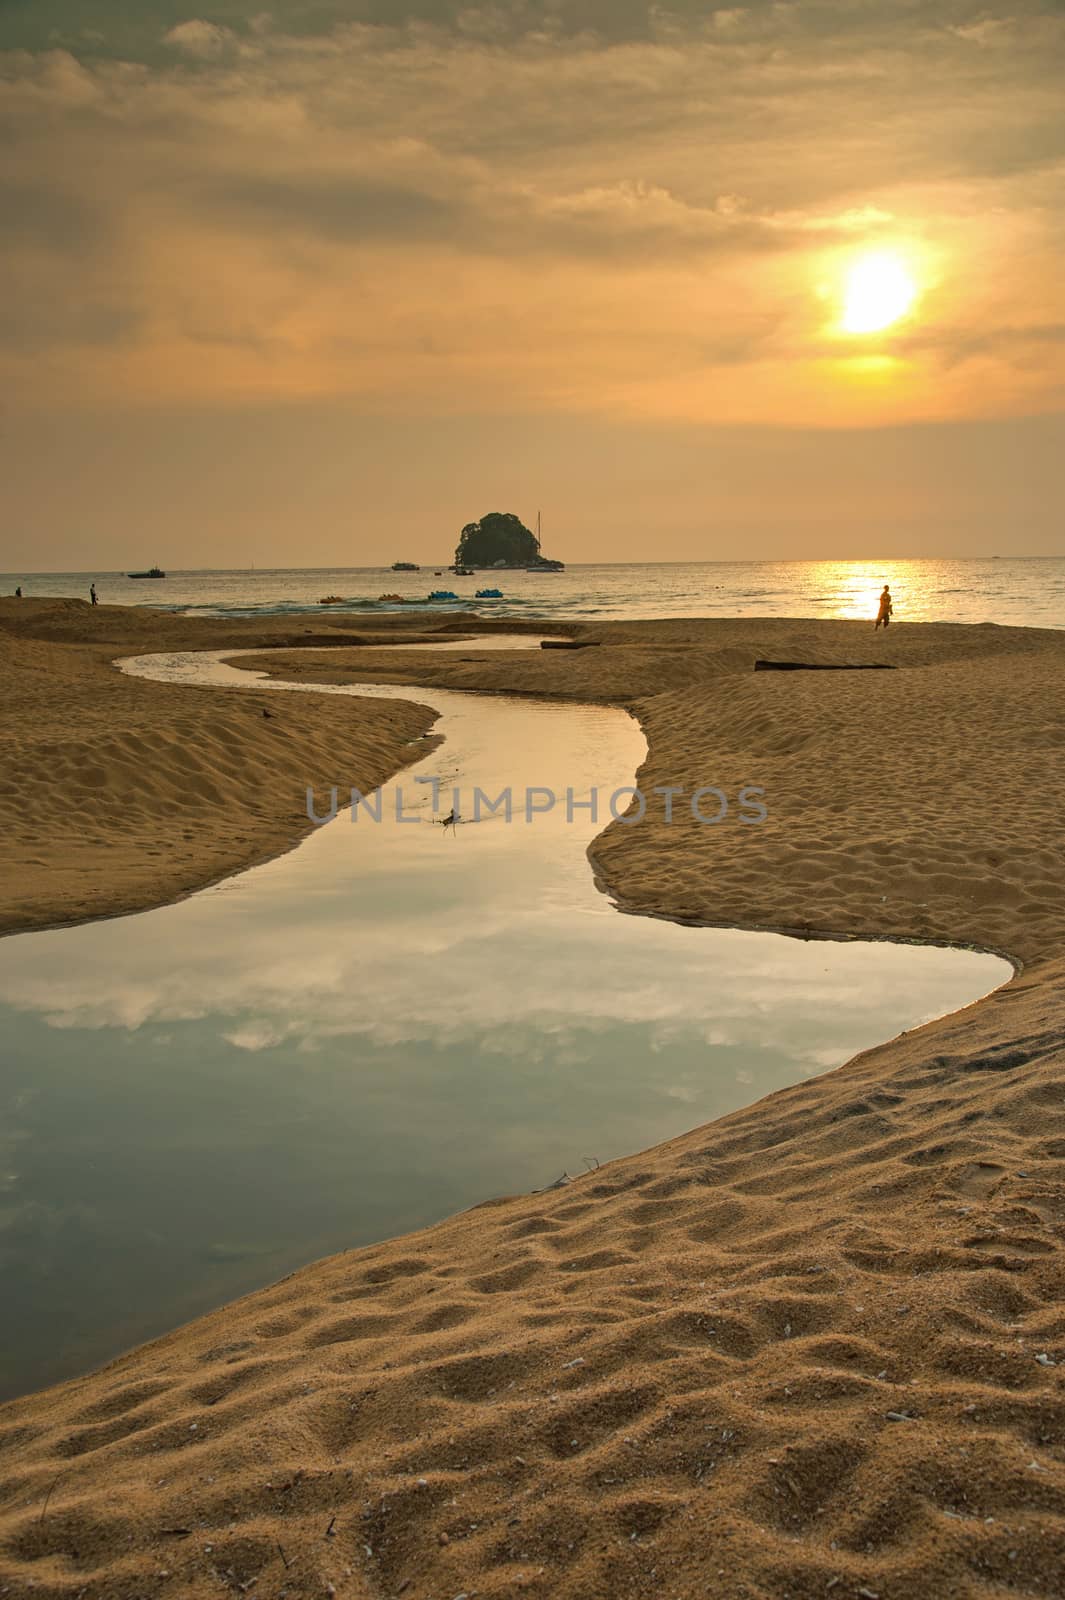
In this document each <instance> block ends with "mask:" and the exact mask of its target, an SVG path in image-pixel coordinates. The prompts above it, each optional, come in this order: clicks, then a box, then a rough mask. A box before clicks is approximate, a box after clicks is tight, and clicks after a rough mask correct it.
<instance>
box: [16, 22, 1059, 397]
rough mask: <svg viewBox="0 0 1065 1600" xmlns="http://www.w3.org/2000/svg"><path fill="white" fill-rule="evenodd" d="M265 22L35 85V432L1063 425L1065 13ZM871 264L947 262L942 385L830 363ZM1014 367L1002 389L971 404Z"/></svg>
mask: <svg viewBox="0 0 1065 1600" xmlns="http://www.w3.org/2000/svg"><path fill="white" fill-rule="evenodd" d="M233 9H234V8H229V9H227V10H226V11H225V12H224V13H223V15H224V17H225V22H224V23H223V22H220V21H219V22H216V21H211V20H205V19H199V18H193V19H188V20H184V21H180V22H178V23H177V24H175V25H173V26H171V27H170V28H169V29H168V30H167V29H165V28H164V27H163V26H160V28H159V30H158V31H157V33H156V35H155V37H156V41H157V42H158V40H159V39H160V38H163V39H164V40H165V44H166V56H167V59H166V60H151V59H147V58H145V59H140V60H137V59H115V58H112V59H104V58H101V57H93V58H91V59H86V60H84V61H82V60H79V59H78V58H77V56H76V55H75V54H73V53H71V51H69V50H57V49H52V50H42V51H37V52H35V51H27V50H23V51H16V52H10V53H9V54H8V55H7V56H6V57H2V58H0V134H6V135H7V139H6V147H5V150H3V151H0V187H4V186H6V190H7V193H8V194H9V196H10V198H11V200H12V205H11V206H9V207H8V214H9V215H12V214H13V215H14V218H15V226H14V227H13V228H12V229H10V231H9V239H10V248H9V251H8V253H7V259H6V263H5V265H4V267H3V268H2V269H0V272H2V274H3V276H2V278H0V291H2V292H3V295H4V299H5V303H7V304H9V305H15V304H17V305H19V306H20V307H21V308H24V311H25V319H26V323H27V325H28V326H29V327H30V328H31V329H32V344H33V348H34V349H35V350H38V351H40V350H44V349H49V350H50V359H49V361H48V362H47V363H44V364H41V363H38V364H37V365H35V366H34V367H32V368H30V367H27V365H26V364H25V358H26V342H25V339H16V338H15V337H14V336H13V335H12V337H11V338H10V339H9V340H7V341H6V342H3V343H0V374H2V375H3V376H4V377H5V378H6V379H7V381H9V382H12V383H15V382H17V383H19V384H20V386H23V387H24V392H25V393H26V396H27V403H32V404H49V403H54V401H55V398H56V396H57V395H58V394H61V395H62V396H63V397H64V398H63V403H64V404H67V403H70V401H71V398H72V397H73V396H79V397H82V398H83V399H84V400H85V401H87V402H88V401H92V402H93V403H105V404H106V403H114V402H115V400H116V399H117V397H118V396H120V395H122V394H129V393H132V394H134V395H137V396H141V397H164V396H167V395H169V396H170V397H171V398H174V397H177V398H180V399H181V400H182V401H192V400H194V399H198V400H199V401H200V402H202V403H208V404H224V405H231V404H244V403H247V402H248V400H249V398H250V397H252V396H255V395H258V394H262V393H263V392H269V393H271V394H273V395H277V396H283V397H287V398H304V397H310V396H321V395H326V396H328V395H338V396H346V397H347V398H348V399H350V400H351V401H352V402H353V403H356V404H359V405H366V406H369V405H374V406H378V407H384V408H388V407H402V406H403V405H408V406H413V407H415V408H423V409H428V410H433V409H437V408H441V407H447V406H450V405H453V404H455V403H456V401H457V397H459V396H461V397H463V402H464V403H465V402H466V401H468V398H469V396H470V395H471V394H475V395H476V396H477V397H478V399H479V400H483V401H484V402H485V403H489V402H490V403H492V404H497V403H505V404H508V405H511V406H524V407H532V408H541V407H550V408H573V407H579V408H591V409H598V410H605V411H609V412H612V413H615V414H620V415H625V416H629V415H633V414H640V413H641V410H642V411H644V412H646V414H649V415H653V416H656V417H661V416H670V417H672V416H681V417H684V418H687V419H689V420H705V419H707V418H714V417H724V418H728V419H731V420H735V419H737V418H757V417H759V416H761V417H764V418H767V419H768V418H772V419H773V420H783V419H786V417H787V415H788V414H790V412H791V411H792V410H793V409H794V408H795V407H796V406H799V407H800V408H801V410H802V413H803V415H804V416H805V417H807V418H809V419H812V420H815V421H816V420H822V419H827V420H834V421H839V420H841V419H846V418H849V417H851V416H857V417H859V418H863V419H869V418H874V419H875V418H882V419H885V420H899V418H900V417H906V416H925V415H936V416H942V415H951V414H954V412H955V409H956V408H960V413H961V414H965V413H966V412H967V411H968V410H971V409H972V408H973V407H979V408H981V409H983V408H985V407H986V406H987V405H989V404H990V405H994V404H997V403H999V402H1000V401H1001V404H1002V405H1004V406H1006V407H1007V408H1016V407H1018V406H1022V407H1027V408H1033V407H1034V408H1036V409H1038V408H1040V407H1046V406H1049V405H1056V404H1057V403H1059V396H1060V392H1061V380H1062V375H1061V353H1060V349H1059V347H1058V345H1057V343H1056V342H1055V341H1054V340H1051V339H1045V338H1044V339H1039V338H1035V337H1033V338H1030V339H1027V340H1025V339H1024V338H1023V334H1024V329H1025V328H1026V327H1029V326H1031V327H1032V328H1036V327H1044V328H1046V327H1052V326H1055V325H1056V324H1057V323H1058V322H1059V321H1060V320H1061V304H1060V290H1059V288H1058V286H1057V278H1056V271H1055V269H1054V267H1053V262H1054V258H1055V253H1056V252H1057V251H1058V250H1059V248H1060V245H1061V243H1062V225H1061V203H1062V202H1061V189H1062V176H1063V173H1065V123H1063V121H1062V119H1061V117H1060V87H1059V85H1060V67H1061V62H1062V49H1063V45H1065V18H1062V17H1061V16H1060V15H1058V16H1055V15H1048V14H1047V13H1046V12H1045V11H1044V9H1043V8H1041V7H1040V6H1038V5H1036V4H1034V3H1033V4H1029V5H1026V6H1024V7H1022V8H1018V9H1016V10H1015V11H1014V12H1013V13H1012V14H1011V17H1010V18H1002V19H995V18H989V17H987V15H986V14H985V13H984V12H982V11H979V10H977V9H976V8H975V7H973V6H972V5H969V4H965V3H963V0H945V3H944V4H942V5H933V4H931V3H926V0H913V3H910V4H908V5H907V6H906V7H904V8H884V7H883V6H874V5H872V4H871V3H868V0H843V3H840V0H832V4H829V3H828V0H811V3H810V4H805V5H802V6H799V5H788V4H779V3H778V4H769V3H766V0H758V3H754V4H751V5H747V6H743V7H725V8H722V7H718V8H717V9H709V10H708V9H707V8H706V7H705V6H703V5H698V6H696V5H695V4H694V3H693V4H687V3H684V4H679V5H673V6H670V7H668V8H665V9H663V8H661V7H659V8H654V7H650V6H648V5H646V4H642V5H638V4H636V3H635V0H632V3H624V4H621V3H618V4H611V5H607V4H606V3H605V0H574V3H572V4H564V5H563V4H560V5H557V6H554V7H552V8H546V7H544V6H542V5H532V4H524V3H519V0H514V3H512V4H505V5H495V6H481V7H469V6H458V5H447V4H432V3H429V0H425V3H423V4H419V5H416V6H408V7H406V8H405V9H402V10H400V9H397V8H396V7H394V6H387V7H386V6H385V5H383V4H380V5H379V4H377V3H376V0H374V3H371V0H365V3H364V4H363V5H362V6H361V7H360V8H359V12H360V14H359V17H358V19H357V20H345V21H342V22H339V23H338V24H337V25H336V26H333V27H331V28H330V29H329V30H328V31H326V32H322V33H318V34H314V33H309V32H306V31H304V32H297V31H295V29H294V28H293V26H292V24H291V22H289V21H288V20H287V18H286V13H285V11H284V9H283V8H280V9H279V8H275V10H274V12H273V14H272V15H270V16H267V15H266V14H264V13H258V14H256V15H254V16H251V15H249V17H248V18H247V19H246V20H245V21H243V22H242V21H241V20H240V18H239V17H238V16H236V15H234V14H233ZM349 17H350V13H349ZM168 20H169V19H168ZM992 24H994V26H992ZM866 245H876V246H877V247H882V246H886V247H900V248H901V247H904V248H905V249H906V250H908V251H909V252H911V253H912V254H913V256H914V258H915V259H918V260H920V262H921V263H922V271H923V274H924V277H923V282H922V290H923V293H922V300H921V307H922V316H925V317H927V318H930V319H932V322H931V325H924V326H922V328H920V329H918V330H917V332H916V334H914V336H913V337H911V338H910V340H909V342H908V343H906V342H904V341H902V340H899V341H896V342H895V344H894V345H892V346H891V348H890V349H889V350H888V351H887V353H888V354H889V355H891V358H892V359H893V360H894V361H895V363H896V370H902V367H905V383H904V384H900V383H895V384H894V385H886V384H883V383H881V384H879V385H877V384H873V383H871V382H866V381H865V380H864V379H863V380H861V381H852V380H854V379H855V374H856V373H857V371H858V368H857V367H856V366H854V365H853V361H852V357H855V356H856V355H857V352H853V351H849V350H845V349H843V348H842V347H841V346H840V345H839V343H838V341H835V340H833V338H832V337H830V336H829V333H828V328H829V323H830V321H831V297H832V294H833V293H834V292H835V291H834V290H833V288H832V285H833V283H836V284H838V280H839V276H840V273H841V271H842V270H843V266H844V265H845V262H846V260H847V259H848V257H849V255H852V254H853V252H854V251H855V250H856V249H858V248H861V247H863V246H866ZM72 306H82V307H84V308H85V314H84V315H82V316H77V315H72V314H71V307H72ZM999 330H1001V337H999V336H998V333H999ZM888 344H889V345H890V341H888ZM977 349H979V352H980V355H979V359H980V361H981V363H983V365H982V367H981V373H982V388H981V391H980V393H979V395H977V394H975V393H973V392H969V393H966V392H965V387H964V385H963V384H961V383H960V382H958V383H955V382H954V381H953V380H952V379H951V378H950V373H951V372H952V371H960V370H961V369H962V368H963V367H964V366H965V363H966V362H969V361H972V360H974V359H976V357H975V354H974V352H975V351H976V350H977ZM205 352H209V353H210V359H209V360H208V359H205ZM848 363H850V365H848ZM900 364H902V366H900Z"/></svg>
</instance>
